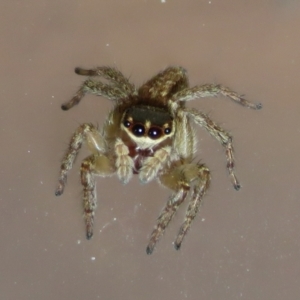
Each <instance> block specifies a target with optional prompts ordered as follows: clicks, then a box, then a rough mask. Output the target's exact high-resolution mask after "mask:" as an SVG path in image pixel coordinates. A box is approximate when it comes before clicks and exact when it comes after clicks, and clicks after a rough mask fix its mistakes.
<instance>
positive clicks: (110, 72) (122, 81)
mask: <svg viewBox="0 0 300 300" xmlns="http://www.w3.org/2000/svg"><path fill="white" fill-rule="evenodd" d="M75 73H76V74H78V75H84V76H101V77H103V78H105V79H107V80H109V81H112V82H113V83H114V84H115V85H117V86H118V88H121V89H122V90H123V91H126V92H127V95H129V94H132V93H134V92H135V87H134V85H133V84H131V83H130V82H129V80H128V79H127V78H126V77H125V76H124V75H123V74H122V73H121V72H120V71H118V70H117V69H115V68H111V67H105V66H103V67H97V68H94V69H82V68H75Z"/></svg>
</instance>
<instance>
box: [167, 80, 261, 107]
mask: <svg viewBox="0 0 300 300" xmlns="http://www.w3.org/2000/svg"><path fill="white" fill-rule="evenodd" d="M219 94H221V95H223V96H225V97H228V98H230V99H231V100H233V101H235V102H236V103H239V104H241V105H243V106H245V107H248V108H252V109H261V108H262V104H261V103H258V104H255V103H252V102H250V101H248V100H246V99H244V98H243V96H242V95H239V94H238V93H236V92H234V91H232V90H230V89H229V88H227V87H225V86H223V85H220V84H204V85H200V86H195V87H192V88H186V89H184V90H181V91H179V92H177V93H175V94H174V95H173V97H172V99H173V101H176V102H179V101H190V100H194V99H196V98H203V97H215V96H217V95H219Z"/></svg>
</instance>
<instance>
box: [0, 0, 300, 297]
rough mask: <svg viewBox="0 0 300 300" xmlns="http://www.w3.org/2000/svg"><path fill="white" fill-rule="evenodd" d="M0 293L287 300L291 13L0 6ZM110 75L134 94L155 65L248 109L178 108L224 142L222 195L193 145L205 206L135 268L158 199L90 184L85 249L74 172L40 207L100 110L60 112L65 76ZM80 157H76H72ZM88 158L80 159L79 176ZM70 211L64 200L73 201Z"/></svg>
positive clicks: (294, 137)
mask: <svg viewBox="0 0 300 300" xmlns="http://www.w3.org/2000/svg"><path fill="white" fill-rule="evenodd" d="M0 6H1V12H2V17H1V20H0V22H1V27H0V28H1V29H0V30H1V35H0V36H1V41H2V43H1V50H0V54H1V55H0V57H1V62H2V69H3V70H5V71H4V72H2V74H1V81H0V95H1V101H0V119H1V138H2V143H1V154H2V155H1V157H2V159H1V171H0V172H1V194H0V201H1V210H0V224H1V226H0V236H1V245H0V252H1V257H0V265H1V282H0V290H1V296H2V298H3V299H24V300H29V299H43V300H50V299H51V300H52V299H72V300H73V299H116V300H118V299H143V300H144V299H145V300H150V299H151V300H152V299H165V300H169V299H199V298H201V299H222V300H224V299H225V300H227V299H228V300H232V299H251V300H253V299H254V300H256V299H272V300H282V299H292V300H293V299H298V298H299V294H300V286H299V269H300V262H299V248H300V237H299V232H300V220H299V212H300V201H299V198H300V191H299V149H300V145H299V144H300V139H299V138H300V131H299V128H300V118H299V111H300V101H299V95H300V91H299V86H300V85H299V78H300V52H299V48H300V41H299V28H300V5H299V4H298V2H297V1H272V2H270V1H264V2H262V1H251V3H250V2H249V1H247V2H246V1H239V0H235V1H230V0H229V1H226V2H225V1H221V0H220V1H199V0H191V1H182V0H174V1H168V0H167V1H166V2H165V3H162V2H161V1H142V0H131V1H99V0H90V1H80V0H79V1H68V0H65V1H37V0H31V1H30V0H29V1H19V2H17V1H8V0H4V1H2V3H1V5H0ZM98 65H110V66H114V65H115V66H116V67H117V68H118V69H120V70H121V71H122V72H123V73H125V74H128V75H129V76H130V80H131V81H132V82H134V83H135V84H136V85H137V86H139V85H140V84H142V83H143V81H144V80H146V79H148V78H149V77H150V76H152V75H153V74H155V73H156V72H157V71H158V70H160V69H164V68H165V67H167V66H169V65H182V66H184V67H185V68H186V69H187V70H188V73H189V78H190V83H191V85H195V84H201V83H203V84H205V83H221V84H224V85H225V86H229V87H232V88H233V89H234V90H236V91H237V92H240V93H245V96H246V98H247V99H249V100H251V101H254V102H261V103H263V106H264V108H263V110H261V111H259V112H255V111H252V110H245V109H243V108H242V107H239V106H237V105H235V104H234V103H231V102H230V101H229V100H227V99H225V98H223V97H221V96H220V97H219V99H218V98H216V99H214V98H207V99H204V98H203V99H199V100H198V101H197V102H193V103H191V106H190V107H196V108H197V109H200V110H201V111H204V112H206V113H208V114H209V115H210V117H212V118H213V119H214V120H216V121H218V122H219V124H220V125H222V127H224V128H226V129H227V130H229V131H230V132H231V134H232V135H233V136H234V142H235V153H236V155H235V157H236V161H237V165H236V172H237V175H238V177H239V180H240V183H241V185H242V188H241V190H240V191H238V192H237V191H235V190H234V189H232V185H231V183H230V182H229V181H228V180H227V179H228V176H227V172H226V170H225V168H224V156H223V155H224V153H223V148H222V146H220V145H219V144H218V143H217V142H216V141H214V140H213V139H212V138H211V137H210V136H209V135H208V134H206V133H205V131H201V130H197V135H198V138H199V145H198V147H199V152H198V153H199V154H198V155H199V157H198V158H199V160H200V159H201V162H202V161H203V162H205V163H206V165H207V166H208V167H209V168H210V169H211V171H212V181H211V188H210V190H209V193H208V194H207V196H206V198H205V204H204V207H203V209H202V210H201V212H200V213H199V215H198V217H197V218H196V219H195V221H194V224H193V227H192V229H191V230H190V232H189V234H188V236H187V241H188V243H184V244H183V246H182V248H181V249H180V251H179V252H178V251H174V250H173V249H172V247H171V243H172V242H173V241H174V238H175V236H176V234H177V230H178V227H179V226H180V224H181V221H182V218H183V216H184V212H185V209H186V207H182V209H180V210H179V211H178V215H177V216H176V217H175V218H174V220H173V223H172V226H171V227H169V230H168V232H167V233H166V234H165V236H164V239H163V240H162V241H161V242H160V244H159V247H158V248H157V251H156V252H155V253H154V254H153V255H152V256H147V255H146V254H145V251H144V250H145V249H144V248H145V243H147V241H148V239H149V230H150V231H151V229H152V226H153V222H154V221H155V219H156V217H157V215H158V214H159V212H160V209H161V207H162V206H163V205H164V204H165V199H167V197H168V195H169V193H168V190H166V189H163V188H158V187H157V185H156V184H155V183H150V184H149V185H141V184H140V183H139V182H138V180H137V179H136V178H134V179H133V181H132V182H131V183H130V184H129V185H126V186H122V185H121V184H120V183H119V181H118V180H117V179H114V178H111V179H105V180H102V181H101V183H100V182H98V186H97V188H98V189H97V194H98V198H99V201H98V209H97V213H96V215H97V228H95V233H94V238H93V240H91V241H86V240H85V238H84V236H83V232H84V224H83V221H82V220H80V218H78V216H79V215H80V214H82V203H81V199H80V198H81V187H80V184H79V176H76V172H74V173H73V176H72V177H71V178H69V180H68V188H67V189H66V191H65V193H64V197H63V198H57V197H55V196H54V195H53V190H54V189H55V185H56V180H57V166H59V163H60V159H61V157H62V155H63V153H64V150H65V148H66V146H67V140H68V139H69V138H70V134H71V133H72V132H73V130H74V128H76V127H78V125H79V124H81V123H84V122H93V123H94V124H97V123H98V124H99V125H101V124H102V120H104V118H105V116H106V115H107V112H108V111H109V109H110V108H111V104H110V103H109V102H108V101H107V100H104V99H102V98H96V97H93V96H87V99H85V101H83V102H82V103H81V104H80V109H79V107H77V108H74V109H73V110H71V111H70V112H69V113H68V114H66V113H65V112H63V111H61V109H60V105H61V103H63V102H64V101H67V100H69V97H70V95H71V94H72V93H73V92H74V91H75V90H76V88H77V87H78V86H79V85H80V83H81V80H82V79H81V78H80V77H79V76H77V75H76V74H74V72H73V70H74V67H75V66H81V67H95V66H98ZM83 152H84V151H83ZM86 155H87V152H86V153H82V156H81V157H79V158H78V160H77V165H76V166H77V167H78V168H79V161H80V160H81V159H82V158H83V157H84V156H86ZM76 199H78V200H76Z"/></svg>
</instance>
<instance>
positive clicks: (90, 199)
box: [80, 155, 97, 240]
mask: <svg viewBox="0 0 300 300" xmlns="http://www.w3.org/2000/svg"><path fill="white" fill-rule="evenodd" d="M94 166H95V155H91V156H89V157H87V158H86V159H84V160H83V161H82V164H81V169H80V173H81V183H82V185H83V207H84V218H85V224H86V238H87V239H88V240H89V239H90V238H91V237H92V236H93V225H94V215H95V209H96V207H97V196H96V188H95V175H94V173H95V172H94Z"/></svg>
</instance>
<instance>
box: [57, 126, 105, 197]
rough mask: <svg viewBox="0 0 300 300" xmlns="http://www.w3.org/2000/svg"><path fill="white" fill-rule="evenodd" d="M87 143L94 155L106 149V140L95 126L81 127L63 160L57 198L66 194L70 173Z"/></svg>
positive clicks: (72, 139) (73, 137)
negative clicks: (65, 189)
mask: <svg viewBox="0 0 300 300" xmlns="http://www.w3.org/2000/svg"><path fill="white" fill-rule="evenodd" d="M85 141H86V142H87V144H88V146H89V148H90V150H91V151H92V152H93V153H97V152H101V151H104V149H105V143H104V140H103V138H102V136H101V135H100V132H99V131H98V130H97V128H96V127H95V126H94V125H93V124H88V123H85V124H82V125H80V126H79V127H78V128H77V130H76V131H75V133H74V134H73V136H72V138H71V141H70V144H69V148H68V150H67V152H66V154H65V156H64V158H63V160H62V163H61V166H60V175H59V180H58V185H57V188H56V191H55V195H56V196H60V195H61V194H62V193H63V192H64V188H65V185H66V182H67V175H68V172H69V171H70V170H71V169H72V167H73V163H74V161H75V159H76V156H77V154H78V152H79V150H80V148H81V146H82V144H83V143H84V142H85Z"/></svg>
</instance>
